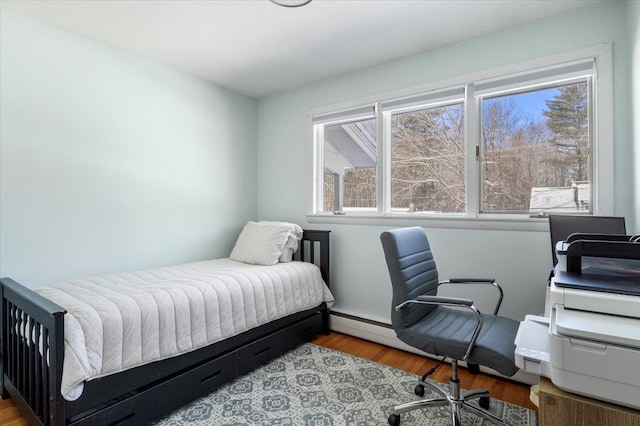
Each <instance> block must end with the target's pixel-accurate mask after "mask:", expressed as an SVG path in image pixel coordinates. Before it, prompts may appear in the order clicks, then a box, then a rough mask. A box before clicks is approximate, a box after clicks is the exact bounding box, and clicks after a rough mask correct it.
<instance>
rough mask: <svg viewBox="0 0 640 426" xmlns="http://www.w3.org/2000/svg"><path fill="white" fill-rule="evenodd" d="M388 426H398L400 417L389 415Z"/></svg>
mask: <svg viewBox="0 0 640 426" xmlns="http://www.w3.org/2000/svg"><path fill="white" fill-rule="evenodd" d="M389 426H400V416H399V415H398V416H396V415H395V414H391V415H390V416H389Z"/></svg>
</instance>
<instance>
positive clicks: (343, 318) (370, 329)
mask: <svg viewBox="0 0 640 426" xmlns="http://www.w3.org/2000/svg"><path fill="white" fill-rule="evenodd" d="M330 323H331V330H333V331H336V332H338V333H343V334H348V335H349V336H354V337H358V338H360V339H364V340H369V341H371V342H375V343H380V344H381V345H385V346H389V347H392V348H396V349H401V350H403V351H407V352H411V353H414V354H418V355H422V356H425V357H428V358H432V359H439V358H438V357H435V356H433V355H431V354H428V353H426V352H422V351H421V350H418V349H416V348H414V347H412V346H409V345H407V344H406V343H404V342H403V341H401V340H400V339H398V338H397V337H396V333H395V331H393V329H392V328H391V327H390V326H389V325H387V324H384V323H380V322H377V321H372V320H368V319H364V318H359V317H358V316H356V315H349V314H345V313H337V312H336V313H334V312H332V313H331V322H330ZM458 364H459V365H461V366H463V367H465V368H466V366H467V364H466V363H465V362H463V361H460V362H459V363H458ZM480 371H482V372H483V373H487V374H491V375H493V376H497V377H501V378H504V379H507V380H513V381H516V382H520V383H524V384H527V385H533V384H537V383H539V382H540V377H539V376H536V375H533V374H529V373H525V372H522V371H518V372H517V373H516V374H515V375H513V376H511V377H507V376H505V375H503V374H500V373H498V372H497V371H495V370H493V369H491V368H487V367H484V366H480Z"/></svg>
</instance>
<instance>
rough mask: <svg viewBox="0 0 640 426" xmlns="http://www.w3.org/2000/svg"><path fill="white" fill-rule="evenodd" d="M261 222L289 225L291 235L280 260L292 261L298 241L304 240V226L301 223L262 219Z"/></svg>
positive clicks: (284, 261) (283, 261)
mask: <svg viewBox="0 0 640 426" xmlns="http://www.w3.org/2000/svg"><path fill="white" fill-rule="evenodd" d="M260 223H266V224H271V225H286V226H288V227H289V237H288V238H287V242H286V243H285V245H284V251H283V252H282V255H281V256H280V258H279V259H278V260H279V261H280V262H282V263H286V262H291V261H292V260H293V253H295V252H296V250H298V243H299V242H300V240H302V228H301V227H300V225H298V224H295V223H290V222H269V221H266V220H263V221H260Z"/></svg>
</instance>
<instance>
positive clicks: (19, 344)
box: [0, 230, 330, 425]
mask: <svg viewBox="0 0 640 426" xmlns="http://www.w3.org/2000/svg"><path fill="white" fill-rule="evenodd" d="M329 232H330V231H315V230H305V231H304V232H303V235H302V241H301V242H300V246H299V248H298V249H297V251H296V252H295V254H294V255H293V260H297V261H302V262H306V263H307V266H305V267H304V268H303V267H302V266H303V265H304V264H301V263H300V262H291V263H290V264H288V266H278V265H285V264H280V263H278V264H277V265H274V266H273V267H270V266H266V267H265V266H257V268H258V269H257V270H258V271H259V273H255V272H251V277H255V276H257V275H261V274H262V275H265V274H266V275H271V276H274V277H276V278H275V281H276V282H277V283H280V284H279V288H280V287H287V285H283V284H282V283H289V281H291V280H290V279H289V278H281V277H280V276H281V275H282V274H285V275H283V276H286V274H288V273H289V272H282V271H283V270H284V269H286V268H288V269H293V270H295V271H298V272H297V274H298V275H301V276H305V275H308V274H309V273H308V272H307V270H306V269H305V268H309V266H308V264H309V263H310V264H314V265H316V266H313V267H311V268H314V269H315V270H319V274H320V275H321V280H320V281H324V283H325V284H326V286H327V287H328V286H329V285H330V276H329ZM210 262H213V263H216V262H218V263H216V264H215V265H213V264H212V263H210ZM210 262H198V263H194V264H189V265H188V266H185V267H183V268H182V270H184V273H185V274H187V276H188V277H189V280H188V281H198V282H200V281H206V280H210V281H211V280H213V278H211V272H210V271H209V269H208V268H210V267H212V265H213V266H215V267H216V268H218V267H221V268H222V269H223V270H225V271H226V272H225V274H226V275H230V274H231V275H235V274H238V273H239V272H237V271H235V270H233V271H232V272H229V271H230V270H227V269H228V268H227V267H228V266H229V264H228V263H229V262H230V261H228V260H218V261H210ZM225 262H226V263H225ZM296 265H297V266H296ZM180 266H184V265H180ZM225 268H227V269H225ZM196 269H197V270H201V271H205V275H204V276H205V278H200V277H199V278H198V279H197V280H194V279H192V278H191V277H192V275H191V274H193V271H194V270H196ZM241 269H242V268H241ZM244 269H249V267H244ZM157 271H160V272H157ZM180 271H181V270H178V272H176V270H175V269H169V268H162V269H159V270H156V273H155V274H154V275H153V278H154V279H156V280H166V279H169V278H171V277H168V275H171V276H173V275H175V274H181V273H182V272H180ZM252 271H253V270H252ZM265 271H268V273H267V272H265ZM276 271H279V272H276ZM199 273H200V272H199ZM294 275H295V274H294ZM123 276H124V277H125V278H126V276H125V275H122V276H121V275H120V274H118V275H116V276H112V277H111V278H110V281H117V280H118V279H122V277H123ZM129 278H130V279H131V280H135V279H138V278H139V276H137V275H132V276H131V277H129ZM178 279H179V280H183V281H184V280H185V278H184V276H182V275H181V276H179V277H178ZM243 279H244V280H247V279H245V278H243ZM251 279H253V278H251ZM215 280H218V281H219V278H215ZM236 281H237V280H236ZM247 286H248V287H246V288H244V290H243V291H244V292H245V294H246V295H250V296H251V297H250V298H251V299H256V301H254V304H256V306H262V305H264V306H265V307H268V308H269V309H271V310H272V311H273V312H272V313H271V314H268V313H267V312H265V313H263V314H259V315H254V316H256V317H259V316H262V317H264V318H262V319H261V320H260V319H258V318H253V316H250V317H251V318H250V319H247V318H245V319H244V320H243V321H244V322H241V325H240V326H237V325H236V326H235V327H236V328H237V330H236V331H239V332H238V333H232V335H230V337H226V336H225V333H227V334H228V333H229V332H225V331H224V327H219V328H220V329H221V330H222V331H220V332H216V331H209V330H216V327H215V326H217V323H215V321H214V323H215V324H214V325H215V326H209V325H207V327H205V328H206V330H207V331H206V332H204V334H205V335H207V336H202V335H200V336H199V337H197V336H196V335H198V333H191V334H190V335H191V336H196V337H190V338H189V339H191V340H194V339H195V340H203V339H204V340H206V339H207V338H209V339H212V340H214V343H210V344H205V345H204V346H199V345H193V346H190V343H189V342H187V343H184V344H181V345H179V346H181V347H182V348H181V351H179V353H178V354H173V355H168V356H167V355H166V354H164V355H165V356H164V357H161V359H159V360H156V361H152V362H151V363H146V364H143V363H140V365H138V364H136V362H137V361H136V359H137V358H140V357H142V358H144V357H145V356H144V355H139V354H138V355H135V354H133V355H131V354H127V353H125V352H126V351H124V350H116V351H115V352H114V353H117V352H120V353H123V354H124V355H123V358H124V357H128V358H132V359H131V360H129V366H128V367H127V368H126V369H123V370H122V371H118V368H117V367H116V368H115V369H114V371H113V372H106V373H104V374H102V372H100V371H98V372H97V373H98V374H96V375H95V377H90V379H89V380H87V381H83V382H82V385H81V389H80V391H77V388H76V393H75V394H74V392H73V391H71V392H70V391H69V386H67V385H65V386H66V389H67V390H66V391H65V395H64V396H63V392H62V391H61V389H62V387H63V376H66V374H63V365H64V363H65V358H64V357H65V339H64V337H65V315H66V316H67V319H69V315H67V312H66V311H65V310H64V309H63V308H61V307H60V306H59V305H57V304H56V303H54V302H52V301H51V300H50V299H49V298H45V297H43V296H42V295H41V294H39V293H38V292H36V291H33V290H30V289H29V288H27V287H25V286H22V285H20V284H19V283H17V282H15V281H13V280H11V279H10V278H3V279H2V280H1V286H0V291H1V292H2V294H1V302H2V303H1V305H0V316H1V318H2V334H1V337H2V341H1V345H0V347H1V350H2V354H1V355H2V356H1V360H2V366H1V371H2V377H1V382H0V385H1V386H2V387H1V389H2V397H3V398H6V397H7V396H11V398H12V400H13V401H14V402H15V403H16V405H17V406H18V408H19V409H20V410H21V411H22V412H23V414H24V415H26V416H27V417H28V418H29V419H30V420H32V421H33V422H34V423H37V424H45V425H115V424H123V425H124V424H132V425H133V424H135V425H140V424H147V423H150V422H152V421H155V420H158V419H160V418H162V417H163V416H164V415H166V414H168V413H170V412H171V411H173V410H175V409H177V408H179V407H181V406H183V405H184V404H186V403H188V402H190V401H192V400H194V399H196V398H198V397H200V396H202V395H206V394H207V393H210V392H212V391H213V390H215V389H217V388H218V387H220V386H221V385H223V384H224V383H226V382H228V381H230V380H232V379H234V378H236V377H238V376H240V375H243V374H245V373H247V372H249V371H251V370H253V369H254V368H256V367H257V366H260V365H263V364H265V363H267V362H268V361H270V360H271V359H273V358H275V357H277V356H280V355H281V354H283V353H284V352H286V351H288V350H290V349H292V348H294V347H296V346H298V345H299V344H301V343H303V342H306V341H309V340H311V339H313V338H314V337H315V336H317V335H318V334H319V333H323V332H324V333H327V332H328V330H329V324H328V318H329V308H328V306H327V302H326V301H325V300H326V298H325V299H322V301H320V300H319V299H317V297H316V298H313V297H301V296H300V295H299V294H294V295H293V296H283V297H282V298H283V299H287V300H289V299H291V298H292V297H293V298H294V299H296V300H297V299H300V298H307V299H309V300H308V301H307V303H312V304H314V305H315V306H310V307H309V306H306V307H301V306H302V305H300V306H298V305H296V306H293V304H292V303H291V302H287V303H288V304H291V305H292V306H293V309H292V311H293V313H290V311H291V310H289V311H279V308H277V307H276V306H274V299H273V298H274V297H276V298H280V296H279V294H280V293H279V292H278V293H277V296H274V295H273V294H272V295H270V296H269V295H267V296H265V295H260V294H258V293H257V292H256V290H255V288H253V287H251V286H249V285H248V284H247ZM278 291H280V290H278ZM293 291H294V293H295V290H293ZM54 300H55V299H54ZM247 303H248V302H247ZM287 303H284V302H283V303H282V304H283V305H284V304H287ZM116 304H118V303H116ZM220 304H221V306H223V305H224V306H227V303H226V302H224V303H223V302H222V301H220ZM234 306H236V305H234ZM239 309H240V310H241V309H242V308H234V310H235V312H236V314H237V311H238V310H239ZM250 309H252V308H248V309H247V311H249V310H250ZM154 315H155V314H154ZM156 316H157V315H156ZM207 321H209V320H207ZM265 321H266V322H265ZM245 323H246V324H245ZM67 326H68V327H69V322H68V321H67ZM69 328H71V327H69ZM142 328H143V329H144V327H142ZM192 328H193V329H194V330H195V329H197V328H198V327H197V326H194V325H193V324H192ZM123 329H127V330H128V329H129V327H123ZM69 332H70V333H72V332H73V331H69ZM133 334H136V333H133ZM200 334H203V333H200ZM209 334H210V335H211V336H208V335H209ZM29 337H30V338H29ZM183 337H184V336H183ZM189 339H187V340H189ZM87 340H89V339H87ZM179 340H180V339H178V338H176V341H179ZM105 341H106V340H105ZM151 341H155V337H154V338H153V339H151ZM182 341H184V339H182ZM200 343H202V342H200ZM87 346H89V345H87ZM153 351H156V352H158V351H159V352H161V353H162V352H163V350H162V349H154V350H153ZM153 351H152V352H153ZM103 352H104V353H105V354H106V353H108V351H107V350H106V348H105V350H104V351H103ZM112 352H113V351H112ZM74 357H75V355H74ZM136 357H137V358H136ZM70 358H71V357H70ZM67 361H68V360H67ZM120 361H122V360H120ZM107 373H108V374H107ZM65 380H66V379H65ZM150 407H153V408H152V409H150Z"/></svg>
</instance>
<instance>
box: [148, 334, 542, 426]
mask: <svg viewBox="0 0 640 426" xmlns="http://www.w3.org/2000/svg"><path fill="white" fill-rule="evenodd" d="M417 380H418V377H417V376H414V375H412V374H409V373H406V372H404V371H400V370H397V369H395V368H391V367H387V366H385V365H382V364H378V363H375V362H372V361H368V360H365V359H362V358H358V357H354V356H352V355H348V354H344V353H342V352H337V351H334V350H331V349H327V348H324V347H321V346H317V345H314V344H311V343H307V344H304V345H303V346H300V347H299V348H297V349H295V350H293V351H291V352H289V353H287V354H285V355H283V356H281V357H280V358H278V359H276V360H274V361H272V362H271V363H269V364H267V365H265V366H263V367H260V368H258V369H257V370H254V371H253V372H251V373H249V374H247V375H246V376H243V377H240V378H238V379H236V380H235V381H233V382H231V383H229V384H227V385H226V386H224V387H222V388H221V389H219V390H217V391H216V392H214V393H211V394H209V395H207V396H205V397H203V398H200V399H199V400H197V401H195V402H193V403H191V404H189V405H187V406H185V407H183V408H182V409H181V410H177V411H175V412H174V413H172V414H171V415H169V416H167V417H165V418H164V419H162V420H161V421H160V422H158V423H157V425H158V426H178V425H189V426H210V425H220V426H222V425H224V426H232V425H233V426H237V425H309V426H311V425H313V426H321V425H322V426H325V425H327V426H328V425H335V426H338V425H349V426H368V425H376V426H377V425H380V426H386V425H388V424H387V417H388V416H389V414H390V413H391V409H392V407H393V406H394V405H396V404H398V403H401V402H407V401H411V400H412V399H417V397H416V396H415V394H414V393H413V391H414V388H415V386H416V383H417ZM443 386H444V385H443ZM425 390H426V392H427V394H426V395H425V397H429V395H428V393H429V392H430V391H429V389H428V388H427V389H425ZM431 392H433V391H431ZM433 396H436V395H435V392H434V395H433ZM491 411H492V412H494V413H495V414H498V415H499V416H501V417H502V418H504V419H505V420H506V421H507V422H509V423H510V424H512V425H514V426H535V425H537V423H538V421H537V415H536V413H535V412H534V411H531V410H528V409H526V408H522V407H518V406H516V405H512V404H508V403H504V402H502V401H498V400H494V399H492V400H491ZM462 420H463V424H464V425H473V426H481V425H490V424H492V423H491V422H489V421H488V420H485V419H483V418H481V417H478V416H475V415H472V414H468V413H466V412H463V419H462ZM448 424H449V410H448V409H447V408H446V407H442V408H431V409H425V410H417V411H413V412H410V413H406V414H403V415H402V425H403V426H405V425H406V426H409V425H434V426H446V425H448Z"/></svg>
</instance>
